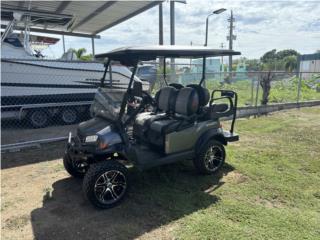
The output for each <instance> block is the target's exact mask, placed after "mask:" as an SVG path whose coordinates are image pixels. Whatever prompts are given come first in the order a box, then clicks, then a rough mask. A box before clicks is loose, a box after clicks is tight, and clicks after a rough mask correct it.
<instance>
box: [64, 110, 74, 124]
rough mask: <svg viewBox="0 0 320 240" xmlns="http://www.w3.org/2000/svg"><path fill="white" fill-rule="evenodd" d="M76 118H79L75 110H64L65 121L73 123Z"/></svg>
mask: <svg viewBox="0 0 320 240" xmlns="http://www.w3.org/2000/svg"><path fill="white" fill-rule="evenodd" d="M76 119H77V114H76V113H75V111H73V110H71V109H66V110H64V111H63V112H62V120H63V121H64V122H65V123H73V122H75V121H76Z"/></svg>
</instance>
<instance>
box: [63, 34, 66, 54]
mask: <svg viewBox="0 0 320 240" xmlns="http://www.w3.org/2000/svg"><path fill="white" fill-rule="evenodd" d="M62 46H63V53H65V52H66V44H65V42H64V35H62Z"/></svg>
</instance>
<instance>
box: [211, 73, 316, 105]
mask: <svg viewBox="0 0 320 240" xmlns="http://www.w3.org/2000/svg"><path fill="white" fill-rule="evenodd" d="M310 81H311V80H310ZM310 81H305V82H303V83H302V86H301V92H300V101H307V100H320V92H317V91H316V89H315V88H310V87H309V85H307V82H310ZM251 85H252V81H251V80H239V81H236V82H233V83H232V84H225V85H224V86H221V84H220V83H219V81H213V80H210V79H209V80H208V81H207V87H208V88H209V89H211V90H213V89H228V90H233V91H236V92H237V93H238V96H239V106H245V105H251V103H253V105H254V104H255V98H256V86H254V89H253V91H252V86H251ZM252 93H253V98H252V97H251V96H252ZM258 94H259V95H258V96H259V97H258V105H260V102H261V97H262V89H261V87H259V93H258ZM297 94H298V79H297V78H291V79H289V80H288V79H287V80H285V79H284V80H281V81H273V82H272V85H271V90H270V95H269V103H270V104H272V103H285V102H295V101H297Z"/></svg>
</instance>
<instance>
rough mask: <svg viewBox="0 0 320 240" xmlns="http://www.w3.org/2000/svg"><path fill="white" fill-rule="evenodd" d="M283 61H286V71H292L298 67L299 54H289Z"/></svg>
mask: <svg viewBox="0 0 320 240" xmlns="http://www.w3.org/2000/svg"><path fill="white" fill-rule="evenodd" d="M283 61H284V67H285V69H286V71H288V72H292V71H293V70H295V69H297V66H298V60H297V56H294V55H291V56H287V57H285V58H284V59H283Z"/></svg>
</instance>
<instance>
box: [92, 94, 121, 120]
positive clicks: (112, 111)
mask: <svg viewBox="0 0 320 240" xmlns="http://www.w3.org/2000/svg"><path fill="white" fill-rule="evenodd" d="M125 92H126V90H125V89H111V88H98V91H97V93H96V95H95V98H94V101H93V104H92V105H91V108H90V113H91V115H92V116H100V117H102V118H104V119H109V120H112V121H116V120H117V118H118V115H119V112H120V107H121V102H122V99H123V96H124V94H125Z"/></svg>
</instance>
